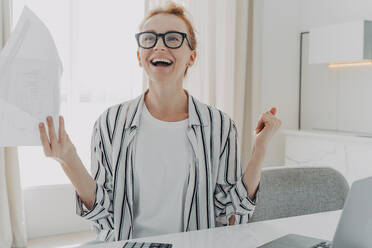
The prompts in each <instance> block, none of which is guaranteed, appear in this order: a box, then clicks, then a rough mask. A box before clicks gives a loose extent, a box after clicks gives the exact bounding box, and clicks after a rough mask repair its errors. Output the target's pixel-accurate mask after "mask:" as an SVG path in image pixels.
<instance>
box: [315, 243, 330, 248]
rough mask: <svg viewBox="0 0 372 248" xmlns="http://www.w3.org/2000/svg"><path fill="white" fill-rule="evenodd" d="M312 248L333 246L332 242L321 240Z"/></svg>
mask: <svg viewBox="0 0 372 248" xmlns="http://www.w3.org/2000/svg"><path fill="white" fill-rule="evenodd" d="M311 248H331V242H326V241H323V242H320V243H318V244H316V245H313V246H311Z"/></svg>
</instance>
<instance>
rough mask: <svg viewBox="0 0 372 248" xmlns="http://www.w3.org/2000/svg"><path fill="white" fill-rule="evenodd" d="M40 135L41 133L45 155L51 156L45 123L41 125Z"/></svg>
mask: <svg viewBox="0 0 372 248" xmlns="http://www.w3.org/2000/svg"><path fill="white" fill-rule="evenodd" d="M39 133H40V140H41V144H42V145H43V150H44V154H45V155H49V154H50V152H51V149H50V143H49V139H48V135H47V134H46V131H45V126H44V123H42V122H40V123H39Z"/></svg>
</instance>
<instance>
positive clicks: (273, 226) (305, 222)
mask: <svg viewBox="0 0 372 248" xmlns="http://www.w3.org/2000/svg"><path fill="white" fill-rule="evenodd" d="M340 216H341V210H339V211H331V212H324V213H318V214H311V215H302V216H297V217H290V218H283V219H276V220H270V221H262V222H255V223H249V224H244V225H235V226H227V227H218V228H213V229H206V230H200V231H192V232H183V233H174V234H168V235H161V236H153V237H147V238H141V239H132V240H131V241H136V242H144V241H146V242H160V243H171V244H173V248H209V247H210V248H212V247H213V248H219V247H221V248H226V247H229V248H230V247H231V248H234V247H244V248H255V247H257V246H260V245H262V244H264V243H266V242H269V241H271V240H273V239H276V238H279V237H281V236H283V235H286V234H289V233H295V234H301V235H306V236H313V237H316V238H320V239H326V240H332V238H333V235H334V233H335V231H336V226H337V223H338V220H339V218H340ZM125 242H126V241H119V242H112V243H105V244H104V245H102V244H98V245H90V246H86V248H101V247H105V248H106V247H107V248H119V247H123V245H124V244H125Z"/></svg>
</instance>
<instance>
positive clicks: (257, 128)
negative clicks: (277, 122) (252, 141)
mask: <svg viewBox="0 0 372 248" xmlns="http://www.w3.org/2000/svg"><path fill="white" fill-rule="evenodd" d="M263 125H264V121H263V119H262V117H261V119H260V120H259V121H258V123H257V126H256V133H258V132H260V131H261V130H262V128H263Z"/></svg>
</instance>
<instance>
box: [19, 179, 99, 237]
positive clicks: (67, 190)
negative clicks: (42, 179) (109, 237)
mask: <svg viewBox="0 0 372 248" xmlns="http://www.w3.org/2000/svg"><path fill="white" fill-rule="evenodd" d="M23 196H24V204H25V215H26V226H27V235H28V238H29V239H32V238H37V237H42V236H49V235H57V234H63V233H70V232H81V231H90V230H92V229H91V225H90V223H89V222H88V221H87V220H84V219H83V218H81V217H79V216H78V215H76V214H75V206H76V202H75V191H74V188H73V187H72V185H71V184H64V185H48V186H35V187H29V188H26V189H24V191H23ZM35 199H38V200H37V201H35ZM61 209H63V211H60V210H61Z"/></svg>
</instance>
